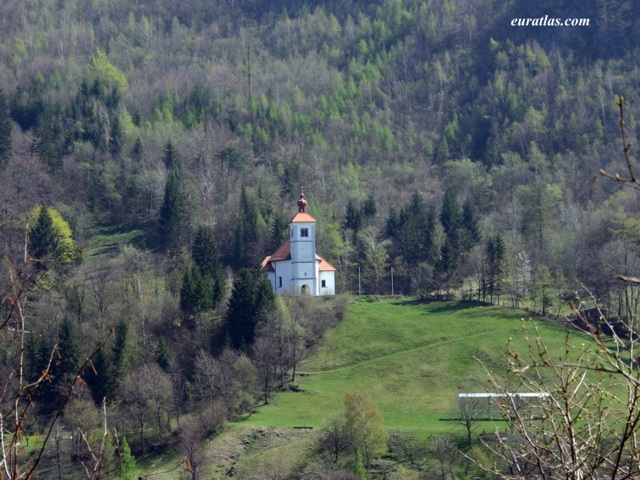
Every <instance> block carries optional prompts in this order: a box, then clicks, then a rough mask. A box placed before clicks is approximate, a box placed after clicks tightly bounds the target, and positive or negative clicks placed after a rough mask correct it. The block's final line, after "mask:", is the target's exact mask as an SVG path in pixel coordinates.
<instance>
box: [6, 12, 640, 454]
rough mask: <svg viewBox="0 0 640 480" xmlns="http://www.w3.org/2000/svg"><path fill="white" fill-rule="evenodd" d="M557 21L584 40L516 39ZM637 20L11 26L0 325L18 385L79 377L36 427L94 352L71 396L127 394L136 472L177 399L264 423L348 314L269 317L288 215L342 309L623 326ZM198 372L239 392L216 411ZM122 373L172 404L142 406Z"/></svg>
mask: <svg viewBox="0 0 640 480" xmlns="http://www.w3.org/2000/svg"><path fill="white" fill-rule="evenodd" d="M545 15H548V16H549V17H558V18H563V19H564V18H588V19H589V25H588V26H584V27H550V26H545V27H543V26H536V27H534V26H529V27H514V26H512V25H511V22H512V19H514V18H523V17H524V18H526V17H531V18H537V17H543V16H545ZM639 18H640V3H638V2H635V1H631V0H589V1H585V2H580V3H576V2H573V1H569V0H556V1H552V0H544V1H540V2H524V1H520V0H511V1H506V2H503V1H496V0H473V1H472V0H445V1H435V0H433V1H432V0H423V1H419V0H375V1H369V2H357V1H353V0H344V1H340V0H327V1H326V2H320V1H311V0H310V1H306V2H304V3H301V2H298V1H293V0H288V1H283V2H276V1H271V2H261V1H258V0H216V1H210V0H193V1H183V2H178V1H175V0H159V1H148V0H137V1H135V2H130V1H124V0H73V1H65V2H59V1H53V0H6V1H3V2H0V19H2V20H1V22H2V28H1V29H0V169H1V170H0V239H1V240H0V254H1V255H2V256H4V257H6V258H7V259H8V260H9V261H10V262H12V264H9V263H7V264H6V265H4V266H3V267H2V268H3V274H2V279H1V280H0V281H1V282H2V284H1V285H2V286H3V289H2V292H8V291H12V292H13V293H12V294H11V295H10V296H9V297H6V298H9V300H6V299H5V300H3V303H2V305H3V309H4V311H5V312H8V314H7V317H6V318H14V319H15V318H16V315H18V314H19V315H18V316H20V318H28V323H26V327H25V326H24V325H23V327H22V329H23V330H24V329H25V328H26V330H28V331H29V332H31V337H29V341H28V342H27V343H28V344H29V352H30V353H29V359H28V361H26V364H27V367H28V369H30V370H29V371H30V373H29V375H31V376H32V379H35V378H37V377H38V373H39V372H40V371H42V370H43V368H44V369H45V370H46V367H47V365H48V362H49V359H50V357H49V353H50V352H51V351H52V349H53V348H54V346H55V345H58V347H59V348H61V349H62V345H66V346H67V350H68V351H72V352H73V353H72V354H71V357H72V358H70V360H69V362H67V363H65V362H62V363H61V365H58V366H57V367H56V368H58V367H59V368H61V369H62V370H60V371H59V372H58V373H57V374H56V375H57V376H56V377H55V378H57V379H58V380H59V381H60V383H59V385H58V387H59V389H58V390H56V388H53V387H51V388H49V387H47V388H44V389H43V390H42V391H41V392H40V395H42V397H41V400H40V403H39V404H38V402H37V401H36V405H38V412H39V414H42V415H43V417H42V418H45V419H46V418H47V415H50V414H51V413H52V412H55V411H56V410H55V409H56V407H57V406H59V405H60V404H62V403H64V402H65V401H67V400H65V398H66V397H65V396H64V395H63V394H62V393H61V392H62V386H63V385H67V384H68V382H67V380H68V379H69V378H71V376H72V372H73V371H75V369H77V368H78V367H80V365H81V362H80V363H79V361H80V360H79V359H80V358H81V357H82V358H86V355H88V354H89V353H90V352H91V351H92V350H91V348H93V347H91V344H92V342H97V343H99V342H100V340H99V339H101V338H103V337H104V335H106V334H107V333H108V331H109V329H110V328H114V329H115V330H114V332H115V337H114V339H112V340H108V341H107V342H108V347H107V348H104V349H102V350H100V352H101V353H97V354H96V357H95V358H93V364H94V365H95V366H96V369H95V370H94V371H100V370H101V368H99V366H98V363H99V362H103V363H102V366H103V368H102V370H103V371H108V372H109V375H110V378H109V381H108V382H107V383H106V384H104V383H103V382H100V381H96V380H95V379H93V380H92V378H91V375H88V376H87V377H86V378H85V381H86V385H87V388H89V390H90V398H91V400H92V401H95V403H96V404H97V405H99V404H100V401H101V399H102V398H104V397H105V396H107V397H108V398H111V399H116V398H120V396H123V395H124V394H125V392H128V395H129V403H128V404H126V402H125V404H123V405H121V406H122V407H123V408H124V407H127V408H128V410H127V411H128V412H129V413H128V414H129V417H128V419H127V420H126V422H129V423H127V424H126V426H124V427H123V429H124V430H127V429H129V430H131V431H134V430H135V429H136V428H138V429H139V432H138V435H139V439H138V440H137V441H136V444H135V445H134V448H135V449H137V450H136V451H137V452H144V451H145V448H146V445H145V438H144V432H145V422H147V421H149V422H155V423H153V425H154V427H153V428H154V432H155V433H157V434H159V435H160V437H162V434H163V433H166V432H168V431H169V430H171V429H172V428H173V427H172V424H171V421H172V419H174V420H176V421H177V420H178V419H179V416H180V414H181V413H182V414H184V413H185V412H184V411H182V410H181V407H180V405H181V402H182V400H183V399H186V398H188V399H189V402H191V403H190V405H195V404H198V405H204V404H206V405H207V408H209V407H211V408H214V407H213V406H216V405H219V402H214V399H215V398H218V397H217V396H218V395H223V396H224V398H225V403H224V405H225V411H224V412H218V413H217V415H219V416H220V418H225V419H226V418H227V417H228V416H232V415H233V413H234V412H242V411H246V410H247V408H249V409H250V407H248V405H249V404H251V402H252V400H251V399H252V398H253V397H252V395H254V394H255V393H256V391H257V392H258V393H260V394H262V395H264V398H265V400H268V396H269V392H270V388H271V387H272V386H274V385H278V384H279V385H284V384H285V383H286V381H287V380H286V379H285V376H286V375H287V372H288V371H289V370H290V369H291V368H294V369H295V365H296V364H297V362H298V361H300V358H297V357H296V354H293V357H292V358H288V359H287V360H286V362H285V361H284V360H283V357H282V356H281V357H280V358H279V359H273V358H270V357H268V352H269V351H272V350H273V343H271V344H269V345H271V347H269V346H268V345H265V344H264V342H267V340H269V341H271V342H276V340H275V339H276V337H277V335H276V333H274V332H280V333H281V332H282V331H283V330H282V328H284V327H283V326H282V325H284V324H286V325H287V328H289V329H290V330H288V331H289V332H290V333H289V334H288V336H287V341H288V342H294V343H289V344H288V345H294V344H295V345H298V343H295V342H302V343H299V344H300V345H301V344H304V345H305V348H306V349H309V350H310V349H311V348H312V347H313V346H314V345H316V344H317V342H318V341H319V339H320V338H321V337H322V332H321V330H322V328H326V327H327V326H330V325H331V324H332V323H333V322H335V321H337V320H336V319H338V318H340V316H341V314H342V312H343V310H344V305H342V304H341V303H340V302H338V305H334V304H329V303H327V302H325V303H324V304H323V303H319V304H317V305H315V304H313V305H312V306H309V305H304V304H300V303H299V302H297V301H296V300H295V299H288V300H286V301H282V302H281V301H280V300H276V299H274V298H273V296H272V295H270V294H269V293H267V290H268V286H265V284H264V278H263V277H261V276H260V275H259V274H258V273H257V272H256V271H255V269H254V268H253V267H254V266H255V265H256V264H257V263H259V262H260V261H261V260H262V259H263V258H264V256H265V255H268V254H270V253H272V252H273V251H274V249H275V248H277V247H278V246H279V245H280V244H281V243H282V241H283V239H284V238H286V236H287V224H288V222H289V220H290V219H291V217H292V216H293V213H294V212H295V204H294V202H295V199H296V197H297V194H298V193H299V192H300V190H301V189H302V188H304V193H305V195H306V197H307V199H308V200H309V211H310V213H311V214H312V215H313V216H314V217H315V218H316V219H317V220H318V224H317V225H318V226H317V228H318V251H319V252H320V253H321V254H322V255H323V256H324V257H325V258H326V259H327V260H328V261H329V262H331V263H332V264H333V265H334V266H336V268H337V269H338V271H337V289H338V290H339V292H341V293H358V292H361V293H366V294H389V293H391V292H392V288H393V292H394V293H396V294H398V293H402V294H411V295H413V294H417V295H420V296H422V297H425V298H434V297H437V298H442V297H445V296H454V297H459V298H466V299H476V300H481V301H485V302H494V303H495V302H498V301H500V302H503V303H504V302H508V303H509V304H510V305H513V306H522V305H526V306H529V307H530V308H532V309H533V310H535V311H537V312H541V313H550V312H551V311H553V312H554V313H555V312H556V311H557V310H558V309H560V308H562V305H563V303H564V302H565V301H566V300H567V299H575V292H576V291H578V292H579V294H580V295H581V296H584V297H587V296H588V295H587V291H589V292H591V293H593V294H594V295H595V298H597V299H598V300H599V301H600V302H601V304H602V305H603V306H604V307H605V309H606V310H607V311H608V312H610V313H611V315H612V316H613V317H620V318H628V317H633V316H635V314H636V309H637V305H638V298H640V297H638V292H637V291H636V287H631V286H628V285H627V284H623V283H620V282H618V281H616V280H614V274H624V275H632V274H636V273H638V271H639V270H640V261H639V260H638V247H639V246H640V220H639V218H640V217H638V213H639V211H638V210H639V203H638V198H637V196H638V193H637V191H636V190H633V189H630V188H624V187H623V186H622V185H621V184H620V183H616V182H614V181H612V180H610V179H607V178H604V177H603V176H601V175H599V173H598V172H599V170H600V169H604V170H605V171H607V172H609V173H616V172H620V173H625V168H626V167H625V163H624V151H623V150H624V149H623V146H622V142H621V140H620V136H621V129H620V117H619V115H620V113H619V110H618V107H617V106H616V100H617V99H618V98H619V97H620V96H623V97H624V98H625V107H624V117H625V128H624V133H625V135H626V140H627V142H628V143H629V144H631V146H632V148H631V151H630V152H631V156H632V157H633V156H634V152H635V151H637V148H636V145H637V143H638V137H640V124H638V121H637V118H638V116H639V114H640V110H639V109H640V102H639V101H638V98H639V97H640V83H639V82H640V80H639V79H640V73H639V71H638V68H639V67H638V63H637V58H638V56H639V53H640V45H639V44H638V42H637V38H638V37H639V35H640V22H639V21H638V19H639ZM25 249H26V250H27V251H28V253H29V255H27V256H26V257H25ZM25 258H26V259H27V260H29V261H27V265H26V266H25V265H24V260H25ZM11 273H13V275H10V274H11ZM392 282H393V284H392ZM12 299H13V300H12ZM18 299H21V300H23V301H24V302H26V303H25V304H24V305H25V306H27V304H28V308H25V310H24V312H23V311H22V309H19V310H15V308H16V307H15V304H16V302H15V300H18ZM234 299H235V300H234ZM238 299H243V301H239V300H238ZM27 300H28V302H27ZM18 303H19V302H18ZM227 307H228V308H227ZM274 311H276V312H279V313H277V314H274V313H273V312H274ZM322 312H324V313H322ZM239 318H242V319H244V320H242V321H243V322H245V321H246V322H247V323H246V324H245V323H242V324H240V323H238V322H239V320H238V321H236V320H237V319H239ZM265 318H269V319H270V320H269V321H267V320H265ZM319 318H330V320H327V321H326V322H324V323H323V325H322V328H320V327H318V326H317V319H319ZM314 319H315V320H314ZM314 321H315V326H314ZM274 322H275V324H274ZM278 322H281V323H278ZM282 322H284V323H282ZM7 325H9V324H8V323H4V324H3V325H2V326H3V328H4V327H6V326H7ZM265 325H266V326H265ZM274 325H275V326H274ZM291 332H294V333H291ZM296 332H297V333H296ZM4 337H6V335H5V336H4ZM4 337H3V340H4ZM79 338H85V339H86V343H85V344H80V343H79ZM278 338H280V340H282V337H278ZM292 338H293V340H292ZM256 339H260V340H261V341H262V340H264V342H262V343H261V342H259V341H258V340H256ZM265 339H267V340H265ZM89 340H90V341H89ZM65 342H66V343H65ZM276 343H277V342H276ZM70 345H71V346H72V347H69V346H70ZM225 345H226V346H229V345H230V346H232V347H235V349H225ZM76 349H77V350H76ZM294 350H295V349H294ZM18 351H20V347H19V345H17V344H16V345H13V346H12V347H11V348H8V349H6V352H8V353H0V359H1V360H2V365H3V369H6V371H10V370H11V369H12V368H13V367H14V366H15V365H14V364H13V363H12V362H13V360H14V359H15V357H12V354H13V353H9V352H14V353H15V352H18ZM48 352H49V353H48ZM298 354H300V352H298ZM300 355H304V354H300ZM207 362H210V363H211V365H217V367H216V368H219V370H220V372H223V371H224V372H229V371H233V375H230V376H228V377H224V378H222V377H220V378H217V381H219V382H220V383H218V384H216V385H215V386H210V389H209V390H207V388H209V387H207V388H205V386H204V379H205V376H201V377H198V368H196V366H197V365H200V366H201V368H202V369H204V368H205V367H203V365H207ZM261 362H262V363H261ZM270 362H271V363H270ZM278 362H280V363H278ZM260 365H269V368H266V367H265V368H263V369H261V366H260ZM274 365H276V366H277V368H276V366H274ZM223 366H224V368H223ZM232 367H233V368H232ZM212 368H213V367H212ZM144 369H146V370H144ZM230 369H232V370H230ZM278 369H279V370H278ZM87 371H88V370H87ZM132 371H134V372H137V374H138V375H139V376H140V377H139V378H148V379H158V378H161V379H163V380H162V382H165V383H155V384H153V385H150V386H149V390H148V391H147V393H146V394H145V395H146V397H145V398H142V399H140V398H138V399H137V400H136V399H135V398H134V397H135V395H134V393H135V392H136V382H135V381H134V380H132V376H131V375H129V376H128V374H130V372H132ZM202 371H204V370H202ZM274 371H279V374H278V375H279V376H280V377H279V378H277V376H276V378H271V377H269V375H271V373H273V372H274ZM203 375H204V374H203ZM221 375H222V374H221ZM247 375H248V376H250V377H251V378H252V379H253V380H252V382H253V381H254V380H255V384H256V385H257V386H256V388H255V391H253V390H251V388H249V389H248V390H246V389H243V388H240V387H239V385H245V386H246V385H248V384H251V385H253V383H251V382H248V383H247V382H244V383H243V381H244V380H246V376H247ZM261 375H262V376H261ZM67 377H68V378H67ZM63 378H66V380H65V382H67V383H64V382H63V381H62V380H61V379H63ZM134 378H135V377H134ZM243 379H244V380H243ZM258 379H260V381H258ZM92 382H93V383H92ZM54 383H55V382H54ZM171 386H172V387H171ZM172 389H173V390H172ZM45 390H46V391H45ZM137 391H138V392H139V390H137ZM151 391H154V392H165V393H168V392H171V398H169V397H168V396H167V397H166V398H164V397H162V398H158V399H157V400H156V403H155V404H154V406H149V405H148V404H146V403H144V402H145V401H148V399H149V397H151V396H152V394H151V393H149V392H151ZM221 392H224V393H221ZM0 399H3V401H6V400H7V398H2V397H0ZM45 399H46V400H45ZM132 399H133V400H132ZM145 399H146V400H145ZM36 400H37V399H36ZM87 401H88V402H89V400H87ZM137 401H138V403H135V402H137ZM89 403H91V402H89ZM78 408H79V407H78ZM194 408H195V407H194ZM216 408H217V407H216ZM150 419H152V420H150ZM136 422H138V423H136ZM36 423H37V422H36ZM43 424H46V421H43V422H42V423H41V424H39V425H38V426H42V425H43ZM133 425H137V426H136V427H134V426H133ZM36 428H37V427H36V426H34V427H33V429H36ZM156 446H157V445H156ZM78 448H80V447H78Z"/></svg>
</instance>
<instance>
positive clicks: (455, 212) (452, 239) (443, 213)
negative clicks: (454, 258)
mask: <svg viewBox="0 0 640 480" xmlns="http://www.w3.org/2000/svg"><path fill="white" fill-rule="evenodd" d="M460 221H461V217H460V206H459V205H458V199H457V197H456V194H455V192H454V191H453V189H452V188H447V190H446V192H445V194H444V198H443V199H442V209H441V210H440V223H441V224H442V228H444V233H445V235H446V236H447V238H448V239H449V243H450V244H451V247H453V249H454V250H455V251H457V250H458V248H459V246H460V243H459V241H460V239H459V231H458V230H459V228H460Z"/></svg>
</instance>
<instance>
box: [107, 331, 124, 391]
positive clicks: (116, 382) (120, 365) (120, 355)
mask: <svg viewBox="0 0 640 480" xmlns="http://www.w3.org/2000/svg"><path fill="white" fill-rule="evenodd" d="M111 358H112V362H111V372H110V379H111V385H110V386H109V389H110V391H111V392H112V393H113V392H116V391H117V390H118V389H119V388H120V385H122V382H123V380H124V378H125V376H126V375H127V373H128V372H129V324H128V323H127V322H126V321H125V320H122V319H121V320H120V321H119V322H118V323H117V324H116V332H115V338H114V342H113V348H112V357H111Z"/></svg>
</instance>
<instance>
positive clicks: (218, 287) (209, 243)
mask: <svg viewBox="0 0 640 480" xmlns="http://www.w3.org/2000/svg"><path fill="white" fill-rule="evenodd" d="M191 257H192V258H193V261H194V263H195V265H196V266H197V268H198V270H199V271H200V274H201V275H202V277H203V281H205V280H206V281H208V282H210V284H211V286H210V287H211V288H210V289H211V298H210V299H209V302H210V304H211V307H210V308H215V307H216V305H217V304H218V302H219V301H220V300H221V299H222V296H223V295H224V287H225V278H224V269H223V268H222V265H220V262H219V261H218V249H217V248H216V243H215V241H214V239H213V236H212V235H211V233H210V232H209V230H208V229H207V228H206V227H204V226H200V227H198V229H197V231H196V235H195V237H194V240H193V247H192V250H191ZM205 287H206V288H208V286H205Z"/></svg>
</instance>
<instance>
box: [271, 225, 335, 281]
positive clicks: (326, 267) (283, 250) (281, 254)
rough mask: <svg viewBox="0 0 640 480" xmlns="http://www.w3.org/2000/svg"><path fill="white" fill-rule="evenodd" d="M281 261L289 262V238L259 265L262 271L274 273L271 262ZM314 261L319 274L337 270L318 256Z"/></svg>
mask: <svg viewBox="0 0 640 480" xmlns="http://www.w3.org/2000/svg"><path fill="white" fill-rule="evenodd" d="M298 215H307V216H309V217H311V215H308V214H303V213H299V214H298ZM311 218H313V217H311ZM314 221H315V220H314ZM283 260H291V239H289V238H287V240H286V241H285V242H284V243H283V244H282V245H281V246H280V248H278V250H276V251H275V253H274V254H273V255H269V256H267V257H265V258H264V260H262V263H261V264H260V265H261V267H262V269H263V270H265V271H267V272H274V271H275V269H274V268H273V265H272V262H281V261H283ZM316 260H318V261H319V262H320V267H319V269H320V271H321V272H335V271H336V270H337V269H336V268H335V267H334V266H333V265H331V264H330V263H329V262H327V261H326V260H325V259H324V258H322V257H321V256H320V255H318V254H316Z"/></svg>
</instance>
